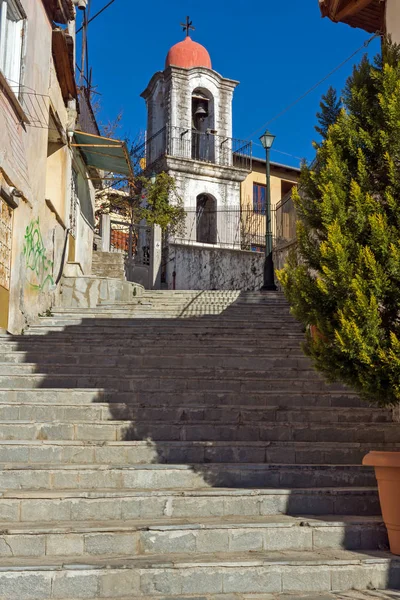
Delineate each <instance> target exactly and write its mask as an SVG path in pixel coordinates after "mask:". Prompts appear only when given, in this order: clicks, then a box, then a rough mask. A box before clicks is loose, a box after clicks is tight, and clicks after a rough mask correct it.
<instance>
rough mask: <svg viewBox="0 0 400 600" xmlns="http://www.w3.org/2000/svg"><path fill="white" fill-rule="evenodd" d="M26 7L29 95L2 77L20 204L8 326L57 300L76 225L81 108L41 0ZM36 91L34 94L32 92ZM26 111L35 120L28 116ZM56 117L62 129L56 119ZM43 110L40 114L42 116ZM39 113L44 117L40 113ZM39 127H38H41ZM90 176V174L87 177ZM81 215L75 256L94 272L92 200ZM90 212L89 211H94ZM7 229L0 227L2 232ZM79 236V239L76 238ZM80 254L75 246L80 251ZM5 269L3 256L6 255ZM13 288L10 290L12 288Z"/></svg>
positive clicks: (2, 158) (9, 171)
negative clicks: (69, 96)
mask: <svg viewBox="0 0 400 600" xmlns="http://www.w3.org/2000/svg"><path fill="white" fill-rule="evenodd" d="M21 3H22V5H23V8H24V10H25V12H26V15H27V19H26V35H25V49H24V56H23V76H22V80H21V84H22V95H21V97H20V98H19V99H17V97H16V96H15V94H14V93H13V92H12V91H10V90H9V89H8V88H7V85H6V84H5V83H4V79H3V85H1V76H0V195H2V196H3V199H4V198H6V197H7V194H8V193H9V191H10V190H13V188H15V189H16V190H18V194H17V196H13V198H14V200H15V201H16V202H17V203H18V206H17V207H14V208H13V228H12V250H11V261H10V262H11V275H10V281H9V289H8V290H5V287H4V286H2V287H3V290H2V292H1V293H0V313H1V315H2V320H1V324H2V325H3V326H7V327H8V329H9V330H10V331H12V332H19V331H21V329H23V328H24V327H25V326H26V324H28V323H29V322H31V321H32V320H33V319H35V318H36V317H37V315H38V314H39V313H43V312H44V311H45V310H46V309H47V308H49V307H50V306H51V305H52V304H53V303H54V302H55V299H56V296H57V294H58V289H57V288H56V285H55V281H56V278H57V275H58V272H59V270H60V266H61V257H62V251H63V246H64V240H65V230H66V228H67V227H69V219H70V205H71V196H72V193H71V172H72V161H73V150H72V149H71V148H69V147H68V145H67V143H66V142H67V133H66V132H67V129H70V128H71V127H72V128H73V127H74V125H75V111H74V108H75V107H74V106H73V105H71V104H70V106H69V107H68V106H66V104H65V102H64V100H63V98H62V94H61V89H60V86H59V83H58V79H57V76H56V72H55V68H54V62H53V58H52V26H51V23H50V21H49V19H48V17H47V15H46V12H45V9H44V6H43V3H42V1H41V0H21ZM28 89H29V94H28V93H27V90H28ZM21 111H24V112H25V114H26V116H27V117H28V119H30V121H31V124H26V125H24V124H23V123H22V122H21ZM50 113H51V114H52V115H53V116H54V119H55V122H56V123H57V127H58V129H56V128H55V127H54V126H53V124H51V125H50V126H49V123H50ZM38 115H39V120H38V119H37V116H38ZM35 116H36V122H35V121H34V118H35ZM33 125H35V126H33ZM86 176H87V175H85V180H86ZM92 196H94V194H93V189H90V188H88V195H87V197H86V199H85V210H86V213H85V214H84V215H83V217H82V219H80V217H81V215H78V216H79V218H78V221H79V223H78V232H77V234H78V236H79V240H78V242H77V244H73V245H76V246H77V248H78V249H79V250H78V254H77V256H74V257H73V258H74V260H76V261H79V262H81V265H82V270H83V272H84V273H89V272H90V266H91V245H92V224H91V223H90V210H88V205H89V204H90V203H93V204H94V197H93V198H92ZM88 215H89V216H88ZM3 233H4V231H3V232H0V237H1V236H2V234H3ZM71 242H73V240H71ZM72 254H74V252H73V253H72ZM0 269H1V259H0ZM4 290H5V291H4Z"/></svg>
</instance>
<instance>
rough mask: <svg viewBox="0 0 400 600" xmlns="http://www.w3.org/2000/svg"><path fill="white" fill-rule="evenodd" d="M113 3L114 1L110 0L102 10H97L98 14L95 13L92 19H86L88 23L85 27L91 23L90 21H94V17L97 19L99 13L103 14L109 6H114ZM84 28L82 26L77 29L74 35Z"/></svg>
mask: <svg viewBox="0 0 400 600" xmlns="http://www.w3.org/2000/svg"><path fill="white" fill-rule="evenodd" d="M114 2H115V0H111V2H109V3H108V4H106V5H105V6H103V8H102V9H101V10H99V12H97V13H96V14H95V15H93V17H92V18H91V19H88V21H87V23H86V27H87V26H88V25H89V23H91V22H92V21H94V20H95V19H96V17H98V16H99V15H101V13H103V12H104V11H105V10H106V9H107V8H108V7H109V6H111V4H114ZM84 27H85V24H84V25H82V27H79V29H78V30H77V32H76V33H80V32H81V31H82V29H83V28H84Z"/></svg>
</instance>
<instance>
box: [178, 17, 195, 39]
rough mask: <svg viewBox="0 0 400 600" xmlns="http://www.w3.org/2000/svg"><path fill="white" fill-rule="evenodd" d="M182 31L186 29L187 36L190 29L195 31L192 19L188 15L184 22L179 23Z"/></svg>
mask: <svg viewBox="0 0 400 600" xmlns="http://www.w3.org/2000/svg"><path fill="white" fill-rule="evenodd" d="M181 26H182V28H183V31H186V37H189V35H190V30H192V31H195V27H193V21H191V20H190V17H186V23H181Z"/></svg>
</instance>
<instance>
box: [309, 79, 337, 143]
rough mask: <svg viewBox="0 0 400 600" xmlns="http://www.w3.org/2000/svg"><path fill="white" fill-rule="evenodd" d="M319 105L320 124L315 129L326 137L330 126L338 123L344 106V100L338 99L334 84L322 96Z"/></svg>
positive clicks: (318, 117) (318, 116)
mask: <svg viewBox="0 0 400 600" xmlns="http://www.w3.org/2000/svg"><path fill="white" fill-rule="evenodd" d="M319 106H320V109H321V111H320V112H318V113H317V120H318V125H316V127H315V130H316V131H317V133H319V134H320V135H321V136H322V138H324V139H325V138H326V136H327V133H328V129H329V127H330V126H331V125H334V124H335V123H336V121H337V120H338V118H339V115H340V111H341V108H342V102H341V100H340V99H338V97H337V93H336V90H335V89H334V88H333V87H332V86H331V87H330V88H329V89H328V91H327V93H326V94H325V95H324V96H322V98H321V102H320V103H319Z"/></svg>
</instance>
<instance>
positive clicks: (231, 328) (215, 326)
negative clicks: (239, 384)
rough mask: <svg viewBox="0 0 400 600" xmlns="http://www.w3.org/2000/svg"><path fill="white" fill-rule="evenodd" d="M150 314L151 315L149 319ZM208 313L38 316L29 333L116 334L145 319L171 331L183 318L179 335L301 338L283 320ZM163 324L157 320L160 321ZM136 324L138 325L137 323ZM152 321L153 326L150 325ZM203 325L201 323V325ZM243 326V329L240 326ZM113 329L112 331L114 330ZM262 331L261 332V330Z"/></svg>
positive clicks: (153, 328) (158, 328) (149, 328)
mask: <svg viewBox="0 0 400 600" xmlns="http://www.w3.org/2000/svg"><path fill="white" fill-rule="evenodd" d="M150 317H152V318H151V319H150ZM210 318H211V317H210V315H207V319H208V322H207V323H204V324H202V323H203V319H182V320H181V319H174V318H170V319H167V318H164V316H163V318H162V319H160V317H156V316H154V315H151V314H147V315H140V314H137V313H132V314H131V315H127V314H124V313H121V314H119V315H118V314H113V315H111V316H110V315H106V314H103V315H102V314H99V313H96V314H93V315H92V316H90V315H86V316H82V317H79V316H77V317H73V316H71V317H70V318H68V317H60V318H52V317H39V318H38V319H37V322H36V323H35V324H34V325H32V326H31V327H29V334H30V335H33V334H34V333H35V332H40V331H43V330H49V331H50V330H54V331H57V330H60V328H62V327H70V328H71V329H73V328H75V329H76V328H79V330H80V332H82V333H91V332H92V333H94V332H96V330H100V331H102V330H105V331H109V330H112V331H114V335H117V334H118V326H121V327H124V328H128V329H129V330H130V331H131V330H132V329H133V328H134V330H135V331H138V328H139V327H142V326H143V320H146V325H145V329H146V331H149V332H152V331H153V332H156V333H160V332H165V331H168V332H169V333H171V329H172V328H176V329H177V330H178V329H180V326H179V323H180V322H181V321H182V325H183V327H182V332H181V333H182V334H183V333H188V332H199V331H200V330H201V333H202V334H203V335H204V334H206V333H208V332H210V331H212V332H215V331H217V332H218V333H219V334H220V333H224V334H228V333H229V334H230V335H234V334H235V333H236V332H237V333H241V334H242V335H243V334H244V333H245V332H246V330H247V335H250V334H255V335H256V337H258V336H261V335H263V334H264V335H266V336H267V337H271V336H273V335H275V333H279V334H280V335H282V336H285V337H287V338H292V337H295V336H297V337H303V338H304V335H303V333H302V331H303V330H302V327H300V326H295V327H292V326H290V331H288V326H287V325H286V324H285V323H284V322H277V321H276V320H274V321H266V320H264V319H263V320H259V321H258V322H256V321H254V322H253V323H250V324H249V323H248V321H247V320H245V321H243V320H242V319H234V318H230V319H229V320H228V318H223V319H222V318H221V320H220V321H219V322H217V321H215V322H214V323H213V322H212V321H210ZM160 320H161V321H162V323H159V321H160ZM136 323H137V325H136ZM153 324H154V325H153ZM201 324H202V325H201ZM244 328H245V331H243V329H244ZM114 329H115V330H114ZM262 332H263V333H262Z"/></svg>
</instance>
